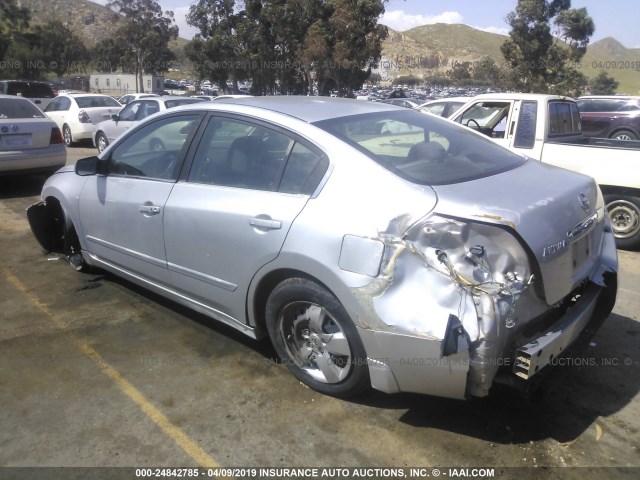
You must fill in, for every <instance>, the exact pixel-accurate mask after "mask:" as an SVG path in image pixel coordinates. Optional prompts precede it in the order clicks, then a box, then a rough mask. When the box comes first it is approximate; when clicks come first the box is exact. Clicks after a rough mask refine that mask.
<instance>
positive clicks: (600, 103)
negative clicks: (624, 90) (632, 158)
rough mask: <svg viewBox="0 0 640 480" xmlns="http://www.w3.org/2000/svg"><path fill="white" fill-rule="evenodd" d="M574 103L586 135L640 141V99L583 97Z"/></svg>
mask: <svg viewBox="0 0 640 480" xmlns="http://www.w3.org/2000/svg"><path fill="white" fill-rule="evenodd" d="M577 102H578V108H579V109H580V120H581V121H582V133H583V134H584V135H585V136H587V137H599V138H615V139H618V140H639V139H640V97H622V96H585V97H580V98H578V100H577Z"/></svg>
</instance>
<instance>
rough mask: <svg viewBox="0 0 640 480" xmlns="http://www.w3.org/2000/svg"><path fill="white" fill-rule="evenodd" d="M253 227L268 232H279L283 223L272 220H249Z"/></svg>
mask: <svg viewBox="0 0 640 480" xmlns="http://www.w3.org/2000/svg"><path fill="white" fill-rule="evenodd" d="M249 225H251V226H252V227H257V228H263V229H266V230H279V229H281V228H282V222H281V221H279V220H270V219H267V218H252V219H250V220H249Z"/></svg>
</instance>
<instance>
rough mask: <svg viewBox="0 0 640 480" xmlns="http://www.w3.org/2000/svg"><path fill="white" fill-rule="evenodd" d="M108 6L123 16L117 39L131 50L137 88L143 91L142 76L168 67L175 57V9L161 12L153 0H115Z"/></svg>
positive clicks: (176, 30) (176, 33) (176, 34)
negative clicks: (173, 51) (137, 83)
mask: <svg viewBox="0 0 640 480" xmlns="http://www.w3.org/2000/svg"><path fill="white" fill-rule="evenodd" d="M107 6H108V7H109V8H112V9H116V10H117V11H118V12H119V13H120V14H121V15H122V17H123V22H122V26H121V27H120V28H119V29H118V31H117V32H116V35H115V37H114V39H118V41H120V42H122V43H123V45H125V46H126V48H127V50H128V51H130V52H132V53H133V54H134V57H135V62H136V73H137V75H138V76H139V86H138V91H139V92H144V83H143V81H142V75H143V74H144V72H147V73H158V72H162V71H164V70H166V62H167V61H168V60H169V59H172V58H173V54H172V53H171V51H170V50H169V41H170V40H172V39H175V38H177V37H178V27H177V25H172V24H173V22H174V19H173V12H171V11H165V12H164V13H163V12H162V7H160V5H159V4H158V3H157V2H155V1H154V0H112V1H110V2H109V3H107Z"/></svg>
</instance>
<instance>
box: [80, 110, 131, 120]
mask: <svg viewBox="0 0 640 480" xmlns="http://www.w3.org/2000/svg"><path fill="white" fill-rule="evenodd" d="M80 110H84V111H85V112H87V115H89V118H90V119H91V123H93V124H97V123H100V122H103V121H105V120H109V119H110V118H111V115H115V114H116V113H118V112H119V111H120V110H122V107H88V108H81V109H80Z"/></svg>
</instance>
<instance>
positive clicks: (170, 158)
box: [79, 113, 199, 284]
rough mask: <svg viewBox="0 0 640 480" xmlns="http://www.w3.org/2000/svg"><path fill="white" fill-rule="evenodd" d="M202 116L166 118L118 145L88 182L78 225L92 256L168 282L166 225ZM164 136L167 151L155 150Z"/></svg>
mask: <svg viewBox="0 0 640 480" xmlns="http://www.w3.org/2000/svg"><path fill="white" fill-rule="evenodd" d="M198 118H199V116H198V114H193V113H191V114H183V115H175V116H171V117H165V118H162V119H159V120H157V121H155V122H152V123H150V124H148V125H146V126H145V127H143V128H141V129H140V130H138V131H137V132H135V133H134V134H133V135H130V136H128V137H127V138H125V139H124V140H123V141H122V142H120V143H119V144H117V145H116V146H115V147H114V149H113V150H112V151H111V153H110V155H109V157H108V158H106V159H103V160H102V161H103V162H104V164H103V167H102V168H103V171H102V174H100V175H95V176H93V177H91V178H89V179H88V180H87V183H86V184H85V188H84V189H83V191H82V193H81V198H80V202H79V203H80V222H81V227H82V233H83V235H84V237H85V240H86V245H87V248H88V250H89V252H90V253H91V254H93V255H94V256H96V257H98V259H99V260H102V261H104V262H107V263H109V264H111V265H113V266H115V267H117V268H120V269H122V270H125V271H127V272H129V273H132V274H135V275H139V276H142V277H145V278H147V279H150V280H153V281H156V282H159V283H164V284H168V272H167V266H166V261H167V259H166V255H165V247H164V234H163V222H164V217H165V204H166V202H167V199H168V198H169V195H170V193H171V190H172V189H173V187H174V185H175V181H176V179H177V177H178V173H179V170H180V167H181V165H182V161H183V158H184V153H185V150H186V149H187V147H188V144H189V142H188V141H187V140H188V139H189V138H190V135H189V133H190V132H192V131H193V130H194V128H195V124H196V122H197V120H198ZM159 138H161V139H162V140H163V144H164V145H166V149H165V150H157V149H155V148H153V145H154V140H157V139H159Z"/></svg>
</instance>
